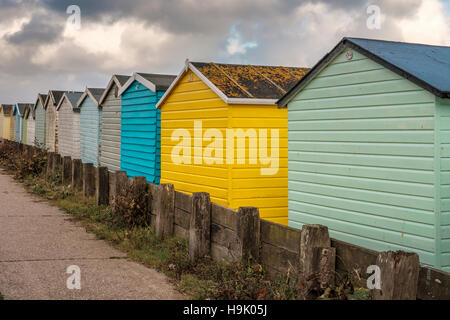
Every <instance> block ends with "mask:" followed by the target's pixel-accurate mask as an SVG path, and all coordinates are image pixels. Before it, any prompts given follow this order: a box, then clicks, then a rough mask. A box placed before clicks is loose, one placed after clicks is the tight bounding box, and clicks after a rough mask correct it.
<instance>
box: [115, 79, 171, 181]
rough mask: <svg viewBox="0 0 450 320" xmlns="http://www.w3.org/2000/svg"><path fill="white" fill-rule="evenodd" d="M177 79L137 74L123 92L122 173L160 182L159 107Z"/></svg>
mask: <svg viewBox="0 0 450 320" xmlns="http://www.w3.org/2000/svg"><path fill="white" fill-rule="evenodd" d="M175 78H176V76H172V75H161V74H145V73H135V74H133V76H132V77H130V79H129V80H128V81H127V82H126V84H125V85H124V86H123V87H122V88H121V89H120V91H119V96H121V97H122V110H121V157H120V170H122V171H126V172H127V174H128V176H129V177H136V176H142V177H145V178H146V179H147V182H151V183H154V184H159V182H160V179H161V111H160V110H157V109H156V104H157V103H158V101H159V99H161V97H162V96H163V95H164V93H165V92H166V90H167V89H168V88H169V87H170V85H171V84H172V82H173V80H175Z"/></svg>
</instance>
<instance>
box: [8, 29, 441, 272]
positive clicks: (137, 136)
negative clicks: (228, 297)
mask: <svg viewBox="0 0 450 320" xmlns="http://www.w3.org/2000/svg"><path fill="white" fill-rule="evenodd" d="M0 108H1V110H0V111H1V112H0V134H1V137H2V138H3V139H9V140H15V141H17V142H22V143H24V144H29V145H36V146H40V147H42V148H45V149H47V150H48V151H52V152H57V153H59V154H61V155H62V156H71V157H72V158H79V159H82V161H83V162H85V163H93V164H94V165H95V166H106V167H108V168H109V170H111V171H116V170H122V171H126V172H127V174H128V176H130V177H135V176H145V177H146V179H147V181H148V182H151V183H154V184H159V183H171V184H173V185H174V187H175V189H176V190H177V191H180V192H185V193H189V194H191V193H193V192H208V193H209V194H210V195H211V200H212V201H213V202H215V203H218V204H220V205H223V206H226V207H230V208H232V209H237V208H239V207H242V206H254V207H258V208H259V210H260V215H261V217H262V218H263V219H267V220H270V221H272V222H276V223H281V224H289V226H291V227H293V228H301V227H302V225H304V224H321V225H325V226H328V228H329V230H330V235H331V236H332V237H334V238H336V239H339V240H342V241H346V242H350V243H354V244H357V245H360V246H363V247H367V248H371V249H374V250H377V251H386V250H406V251H414V252H417V253H418V254H419V256H420V259H421V262H423V263H425V264H428V265H430V266H434V267H436V268H438V269H441V270H445V271H450V48H449V47H439V46H429V45H420V44H408V43H398V42H388V41H380V40H368V39H356V38H344V39H343V40H342V41H341V42H339V44H337V45H336V46H335V47H334V48H333V49H332V50H331V51H330V52H329V53H328V54H327V55H326V56H325V57H323V58H322V59H321V60H320V61H319V62H318V63H317V64H316V65H315V66H314V67H313V68H312V69H307V68H294V67H279V66H255V65H232V64H221V63H200V62H191V61H186V63H185V66H184V67H183V69H182V70H181V72H180V73H179V75H178V76H174V75H160V74H148V73H139V72H138V73H134V74H133V75H132V76H124V75H114V76H112V78H111V80H110V82H109V83H108V84H107V86H106V87H105V88H86V89H85V90H84V91H79V92H78V91H57V90H50V91H49V92H48V93H47V94H38V95H37V98H36V101H35V102H34V103H28V104H27V103H17V104H2V105H1V107H0ZM230 134H231V138H230ZM240 135H241V136H240ZM242 136H243V138H242ZM235 138H236V139H235ZM230 147H231V148H232V152H230V151H229V150H230Z"/></svg>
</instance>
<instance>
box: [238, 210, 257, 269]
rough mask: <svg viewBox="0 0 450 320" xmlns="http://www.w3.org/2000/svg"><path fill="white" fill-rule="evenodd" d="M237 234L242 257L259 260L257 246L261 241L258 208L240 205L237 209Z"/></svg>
mask: <svg viewBox="0 0 450 320" xmlns="http://www.w3.org/2000/svg"><path fill="white" fill-rule="evenodd" d="M237 234H238V238H239V244H240V248H241V254H242V259H243V260H244V261H246V260H248V259H249V258H252V259H254V261H259V246H260V241H261V230H260V219H259V209H258V208H253V207H242V208H239V210H238V224H237Z"/></svg>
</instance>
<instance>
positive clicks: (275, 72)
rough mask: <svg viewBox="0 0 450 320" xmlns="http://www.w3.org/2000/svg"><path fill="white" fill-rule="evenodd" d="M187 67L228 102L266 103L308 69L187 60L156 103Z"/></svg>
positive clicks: (277, 95)
mask: <svg viewBox="0 0 450 320" xmlns="http://www.w3.org/2000/svg"><path fill="white" fill-rule="evenodd" d="M188 70H191V71H192V72H193V73H194V74H196V75H197V76H198V77H199V78H200V79H201V80H202V81H203V82H204V83H205V84H207V85H208V86H209V87H210V88H211V89H212V90H213V91H214V92H215V93H217V95H219V97H221V98H222V99H223V100H224V101H225V102H226V103H228V104H240V103H242V104H268V105H274V104H275V103H276V101H277V100H278V99H279V98H281V97H282V96H283V95H284V94H285V93H286V92H287V91H289V90H290V89H291V88H292V87H293V86H294V85H295V84H296V83H297V82H298V80H299V79H301V78H302V77H303V76H304V75H305V74H306V73H307V72H308V71H309V69H308V68H297V67H283V66H257V65H238V64H224V63H214V62H190V61H189V60H187V61H186V67H185V68H183V70H182V72H181V73H180V75H179V76H178V78H177V79H176V80H175V81H174V82H173V83H172V85H171V87H170V88H169V90H167V92H166V94H165V95H164V96H163V97H162V98H161V100H160V101H159V102H158V105H157V106H158V107H159V106H160V105H161V104H162V103H163V102H164V100H165V99H166V98H167V96H168V95H169V94H170V92H171V91H172V90H173V88H174V87H175V86H176V84H177V82H178V81H179V80H180V79H181V77H182V76H183V75H184V74H185V73H186V72H187V71H188Z"/></svg>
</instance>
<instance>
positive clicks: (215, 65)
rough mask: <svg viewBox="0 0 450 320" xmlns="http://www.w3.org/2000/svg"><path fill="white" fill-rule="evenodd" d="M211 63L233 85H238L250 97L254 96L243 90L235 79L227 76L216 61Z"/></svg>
mask: <svg viewBox="0 0 450 320" xmlns="http://www.w3.org/2000/svg"><path fill="white" fill-rule="evenodd" d="M211 64H212V65H213V66H214V67H216V68H217V70H219V71H220V72H222V73H223V74H224V75H225V76H226V77H227V78H228V79H229V80H231V81H232V82H233V83H234V84H235V85H237V86H238V88H239V89H240V90H241V91H243V92H244V93H245V94H246V95H247V96H249V97H250V98H255V96H253V95H252V94H251V93H250V92H248V91H247V90H245V89H244V88H243V87H242V86H241V85H240V84H239V83H238V82H237V81H236V80H234V79H233V78H231V76H229V75H228V74H227V73H226V72H225V71H223V70H222V69H221V68H220V67H219V66H218V65H217V64H216V63H214V62H211Z"/></svg>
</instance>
